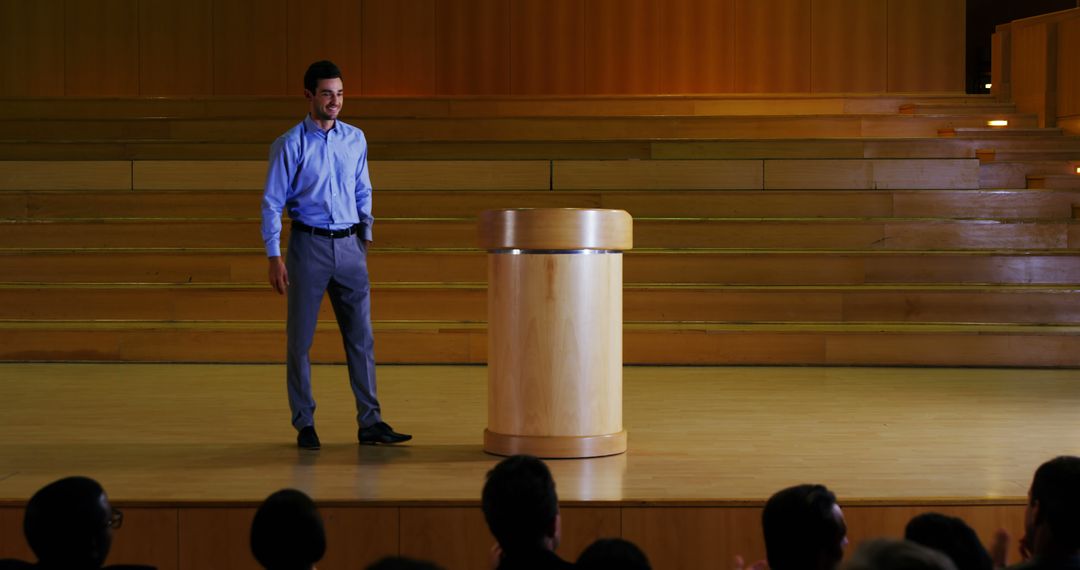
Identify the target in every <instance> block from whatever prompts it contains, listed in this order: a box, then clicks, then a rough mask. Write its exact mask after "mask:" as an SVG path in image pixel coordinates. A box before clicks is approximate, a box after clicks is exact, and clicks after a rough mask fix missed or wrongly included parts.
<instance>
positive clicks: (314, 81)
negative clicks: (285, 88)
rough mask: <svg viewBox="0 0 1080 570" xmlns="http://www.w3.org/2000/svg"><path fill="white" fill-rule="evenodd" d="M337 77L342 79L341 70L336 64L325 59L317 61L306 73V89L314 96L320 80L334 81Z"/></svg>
mask: <svg viewBox="0 0 1080 570" xmlns="http://www.w3.org/2000/svg"><path fill="white" fill-rule="evenodd" d="M335 77H341V70H340V69H338V66H336V65H334V62H332V61H328V60H325V59H324V60H322V61H316V62H315V63H313V64H311V65H309V66H308V68H307V71H306V72H304V89H307V90H308V92H309V93H311V94H312V95H314V94H315V89H317V88H318V86H319V80H320V79H334V78H335Z"/></svg>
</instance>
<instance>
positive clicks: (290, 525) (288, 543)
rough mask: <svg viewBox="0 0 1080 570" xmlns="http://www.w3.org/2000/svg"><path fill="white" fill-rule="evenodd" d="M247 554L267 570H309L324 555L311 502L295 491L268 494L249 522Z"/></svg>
mask: <svg viewBox="0 0 1080 570" xmlns="http://www.w3.org/2000/svg"><path fill="white" fill-rule="evenodd" d="M251 553H252V554H254V555H255V559H256V560H258V561H259V564H261V565H262V566H263V568H267V569H268V570H300V569H307V568H311V566H312V565H313V564H315V563H316V562H318V561H319V560H322V557H323V554H325V553H326V533H325V531H324V530H323V522H322V517H321V516H319V510H318V508H316V507H315V503H314V501H312V500H311V498H310V497H308V496H307V495H305V494H304V493H302V492H300V491H297V490H296V489H282V490H280V491H278V492H276V493H274V494H273V495H270V496H269V497H267V498H266V500H265V501H263V504H262V505H260V506H259V510H258V511H256V512H255V520H254V521H252V523H251Z"/></svg>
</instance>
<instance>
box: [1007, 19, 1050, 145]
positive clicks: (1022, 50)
mask: <svg viewBox="0 0 1080 570" xmlns="http://www.w3.org/2000/svg"><path fill="white" fill-rule="evenodd" d="M1049 34H1050V31H1049V28H1048V24H1047V23H1045V22H1039V23H1034V24H1026V25H1014V26H1013V27H1012V50H1013V51H1012V58H1011V60H1012V96H1013V100H1014V101H1016V108H1017V109H1018V110H1020V111H1021V112H1024V113H1037V114H1038V115H1039V124H1040V125H1046V124H1047V123H1046V120H1047V112H1048V110H1049V105H1048V102H1049V99H1048V92H1049V87H1050V81H1051V77H1050V76H1049V73H1050V71H1051V70H1050V56H1051V50H1050V35H1049Z"/></svg>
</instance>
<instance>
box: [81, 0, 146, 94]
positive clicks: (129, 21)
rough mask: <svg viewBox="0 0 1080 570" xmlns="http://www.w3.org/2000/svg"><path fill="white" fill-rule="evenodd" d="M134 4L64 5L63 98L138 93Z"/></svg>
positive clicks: (94, 0) (95, 0)
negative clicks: (64, 96)
mask: <svg viewBox="0 0 1080 570" xmlns="http://www.w3.org/2000/svg"><path fill="white" fill-rule="evenodd" d="M138 29H139V17H138V3H137V1H136V0H87V1H83V0H67V1H66V2H65V4H64V38H65V41H64V54H65V55H64V94H65V95H67V96H79V97H83V96H114V97H116V96H127V97H133V96H136V95H138V94H139V34H138Z"/></svg>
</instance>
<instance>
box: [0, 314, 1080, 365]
mask: <svg viewBox="0 0 1080 570" xmlns="http://www.w3.org/2000/svg"><path fill="white" fill-rule="evenodd" d="M374 328H375V338H376V344H375V346H376V349H375V350H376V359H377V360H378V361H379V362H380V363H384V364H389V363H413V364H417V363H482V362H484V360H485V354H486V348H487V339H486V334H485V330H484V326H483V325H482V324H477V323H455V322H380V321H376V322H375V323H374ZM284 344H285V335H284V323H282V322H280V321H278V322H257V323H252V322H235V321H216V322H179V323H166V322H146V321H115V322H91V321H63V322H50V323H40V322H25V321H2V322H0V360H5V361H120V362H163V361H164V362H281V361H282V360H283V358H284V355H283V348H282V347H283V346H284ZM623 352H624V357H623V360H624V362H625V363H627V364H710V365H725V364H802V365H807V364H810V365H879V366H880V365H896V366H1024V367H1029V366H1049V367H1076V366H1080V327H1068V326H1046V325H924V324H864V325H854V324H788V323H777V324H766V325H761V324H748V325H731V324H710V323H695V324H689V325H687V324H672V325H663V324H648V323H646V324H638V323H627V324H626V325H625V326H624V335H623ZM312 360H313V361H315V362H320V363H322V362H327V363H330V362H332V363H340V362H343V360H344V358H343V356H342V348H341V341H340V336H339V333H338V331H337V328H336V326H335V325H334V324H333V323H322V324H320V325H319V327H318V330H317V332H316V335H315V343H314V346H313V347H312Z"/></svg>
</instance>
